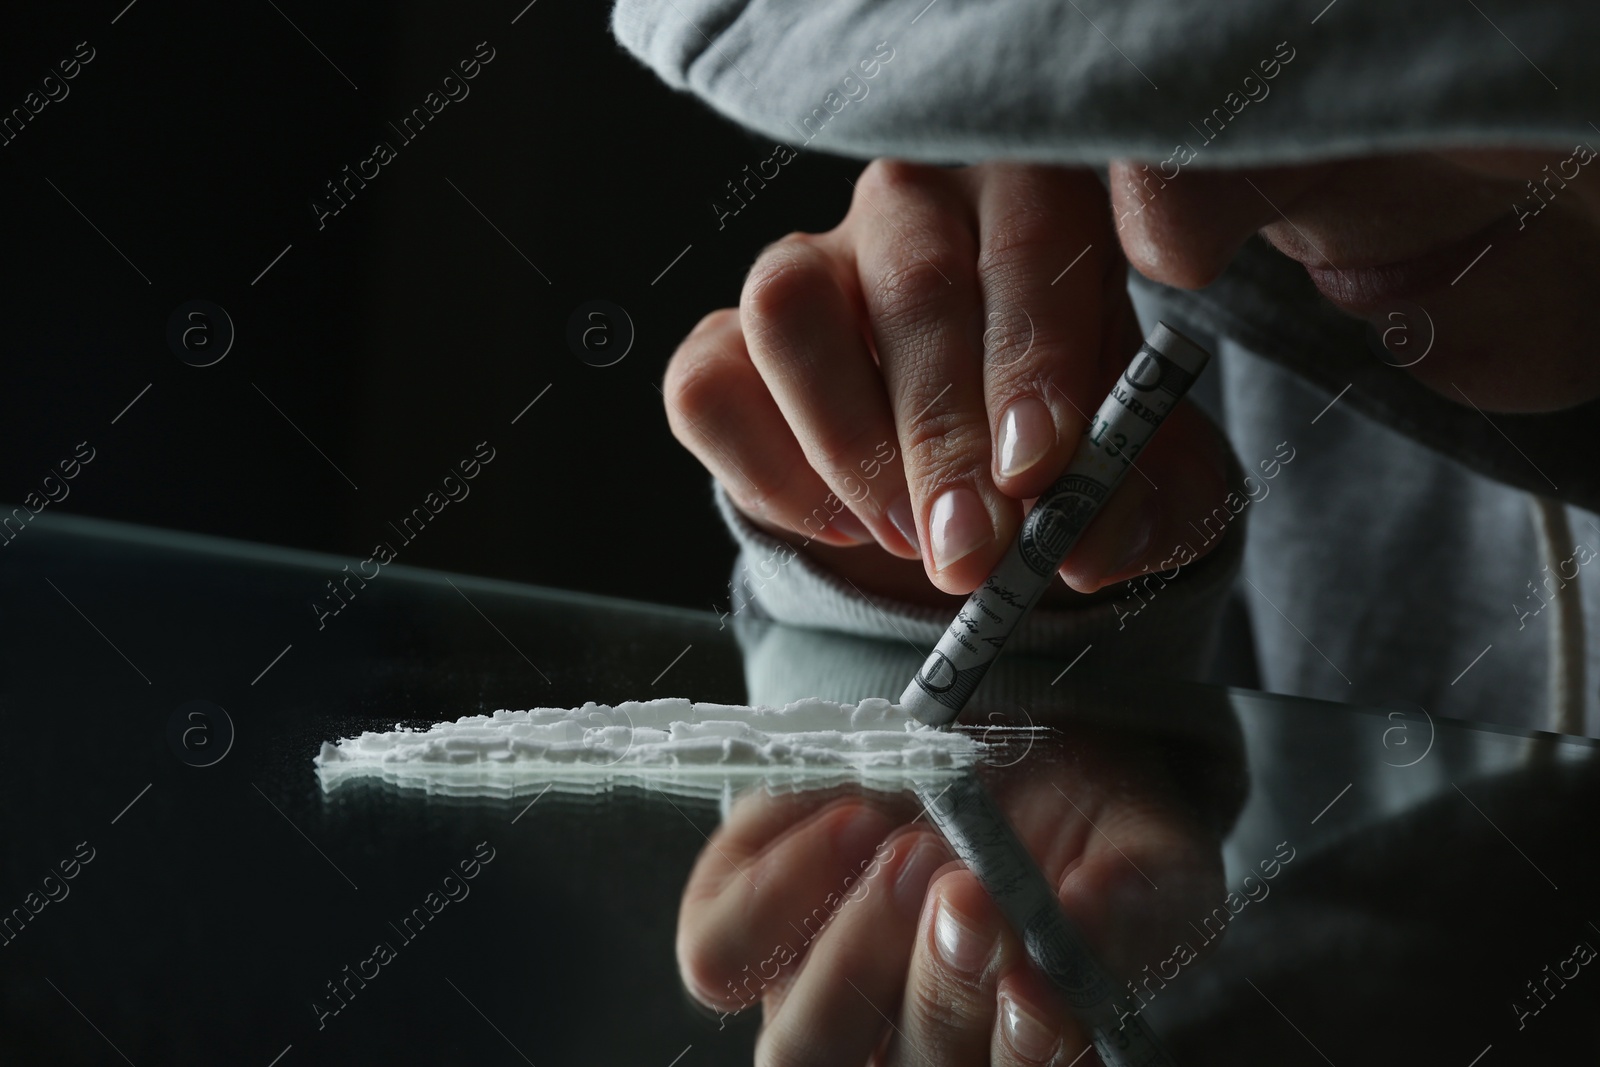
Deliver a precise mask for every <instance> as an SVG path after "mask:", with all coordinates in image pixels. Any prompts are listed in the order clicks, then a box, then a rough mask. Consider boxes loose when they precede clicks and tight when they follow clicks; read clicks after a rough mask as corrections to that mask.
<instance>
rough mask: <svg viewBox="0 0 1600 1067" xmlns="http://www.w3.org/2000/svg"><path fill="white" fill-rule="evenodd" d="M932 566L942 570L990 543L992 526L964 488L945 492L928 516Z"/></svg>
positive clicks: (975, 498) (977, 501)
mask: <svg viewBox="0 0 1600 1067" xmlns="http://www.w3.org/2000/svg"><path fill="white" fill-rule="evenodd" d="M928 532H929V534H930V536H932V538H933V566H934V568H935V569H937V570H941V571H942V570H945V569H947V568H948V567H950V565H951V564H954V563H957V562H959V561H961V560H963V559H965V558H967V557H968V556H970V555H972V553H974V552H976V551H977V550H978V549H980V548H982V547H983V546H984V545H987V544H988V543H989V542H991V541H993V540H994V526H993V524H992V523H991V522H990V521H989V513H988V512H987V511H985V510H984V507H983V501H982V500H981V499H979V497H978V494H977V493H975V492H973V491H972V490H971V489H968V488H966V487H965V486H956V487H955V488H954V489H946V490H945V491H944V493H943V494H942V495H941V496H940V497H939V499H937V500H935V501H934V502H933V512H932V514H931V515H930V516H929V517H928Z"/></svg>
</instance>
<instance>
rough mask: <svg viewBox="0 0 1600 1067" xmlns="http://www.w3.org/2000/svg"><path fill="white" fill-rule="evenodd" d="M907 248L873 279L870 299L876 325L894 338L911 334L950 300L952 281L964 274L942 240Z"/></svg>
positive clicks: (898, 253) (949, 247)
mask: <svg viewBox="0 0 1600 1067" xmlns="http://www.w3.org/2000/svg"><path fill="white" fill-rule="evenodd" d="M927 243H928V244H930V245H931V247H927V248H917V247H907V248H904V249H902V250H900V251H899V252H897V254H896V255H895V260H894V262H893V263H892V264H891V265H889V266H887V267H885V268H884V269H883V270H882V271H881V272H880V273H879V274H878V276H877V278H876V279H874V281H873V283H872V286H871V291H870V299H871V304H872V306H873V308H874V309H875V311H876V318H877V319H878V325H880V326H881V327H884V328H886V329H888V330H889V331H892V332H893V333H895V334H897V335H903V334H907V333H910V332H911V331H912V330H914V329H916V328H918V327H919V326H921V325H922V324H923V323H925V322H926V321H927V320H928V318H929V316H930V314H931V313H932V312H934V311H936V310H938V308H939V306H940V305H941V304H942V303H945V302H947V301H948V300H949V299H950V292H951V287H952V284H953V282H952V279H954V278H955V277H956V276H957V275H958V274H960V273H963V271H962V268H961V267H960V266H959V265H958V263H959V260H958V257H957V255H956V254H955V250H954V249H953V248H952V247H951V246H950V245H949V244H948V243H945V242H943V241H933V242H927Z"/></svg>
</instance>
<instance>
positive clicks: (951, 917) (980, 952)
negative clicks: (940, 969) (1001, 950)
mask: <svg viewBox="0 0 1600 1067" xmlns="http://www.w3.org/2000/svg"><path fill="white" fill-rule="evenodd" d="M933 943H934V944H935V945H936V946H937V947H938V949H939V955H940V956H941V957H943V959H944V962H945V964H946V966H948V967H949V968H950V969H951V970H953V971H955V972H957V973H958V974H976V973H978V972H979V971H981V970H983V965H984V963H985V962H986V961H987V960H988V959H989V949H990V947H991V946H992V945H993V943H994V939H993V938H991V937H986V936H984V934H983V933H982V932H981V931H979V930H975V929H973V928H972V927H971V926H969V925H967V922H966V920H965V919H964V918H962V917H961V916H960V915H958V914H957V913H956V910H955V908H953V907H951V905H950V902H949V901H948V900H946V899H945V898H944V897H940V898H939V910H938V914H937V915H936V916H935V918H934V921H933Z"/></svg>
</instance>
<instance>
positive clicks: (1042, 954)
mask: <svg viewBox="0 0 1600 1067" xmlns="http://www.w3.org/2000/svg"><path fill="white" fill-rule="evenodd" d="M916 792H917V796H918V798H919V799H921V800H922V802H923V804H924V806H925V808H926V810H927V812H928V816H929V818H931V819H932V820H933V823H934V825H936V826H937V827H938V828H939V832H940V833H942V834H943V835H944V838H945V840H946V841H948V842H950V847H951V848H953V849H955V851H956V855H958V856H960V857H961V859H962V861H963V862H965V863H966V865H967V867H968V868H969V869H970V870H971V871H972V873H973V874H974V875H975V876H976V877H977V879H978V883H979V884H980V885H982V886H983V888H984V890H985V891H987V892H988V894H989V896H990V898H991V899H992V900H993V901H994V902H995V906H996V907H998V908H999V909H1000V913H1001V914H1002V915H1004V916H1005V917H1006V921H1007V922H1009V923H1010V924H1011V928H1012V929H1013V930H1015V931H1016V933H1017V936H1018V937H1019V938H1020V939H1021V940H1022V944H1023V948H1024V951H1026V952H1027V954H1028V959H1030V960H1031V961H1032V962H1033V965H1034V966H1035V967H1037V968H1039V970H1040V972H1042V973H1043V974H1044V976H1045V977H1046V978H1048V979H1049V980H1050V984H1051V985H1053V986H1054V987H1055V989H1056V991H1057V992H1058V993H1060V994H1061V996H1062V997H1063V998H1064V999H1065V1000H1066V1002H1067V1004H1068V1005H1069V1006H1070V1008H1071V1010H1072V1014H1073V1016H1074V1017H1075V1018H1077V1020H1078V1021H1079V1022H1080V1023H1082V1024H1083V1026H1084V1028H1085V1029H1087V1030H1088V1032H1089V1038H1090V1040H1091V1041H1092V1042H1093V1043H1094V1047H1095V1050H1096V1051H1097V1052H1099V1053H1100V1062H1101V1063H1103V1064H1105V1065H1106V1067H1172V1064H1173V1061H1172V1058H1171V1057H1170V1056H1169V1055H1168V1054H1167V1052H1166V1050H1165V1049H1163V1048H1162V1047H1161V1042H1160V1041H1159V1040H1158V1039H1157V1037H1156V1035H1155V1034H1154V1033H1153V1032H1152V1031H1151V1030H1150V1028H1149V1027H1148V1026H1146V1025H1145V1024H1144V1023H1143V1022H1141V1021H1140V1020H1139V1019H1138V1017H1137V1016H1135V1015H1134V1014H1132V1013H1131V1012H1129V1011H1127V1009H1125V1008H1124V1009H1120V1010H1119V1009H1118V1007H1117V1004H1116V1001H1115V1000H1114V999H1113V993H1114V989H1113V986H1112V984H1111V977H1110V976H1109V975H1108V974H1106V972H1105V970H1104V969H1103V968H1102V967H1101V965H1100V963H1099V961H1098V960H1096V959H1095V957H1094V954H1093V953H1091V952H1090V951H1089V946H1088V945H1087V944H1085V943H1084V940H1083V935H1082V933H1081V932H1079V930H1078V928H1077V927H1076V926H1075V925H1074V924H1073V922H1072V920H1071V919H1069V918H1067V915H1066V913H1065V912H1064V911H1062V910H1061V902H1060V900H1058V899H1057V897H1056V894H1055V890H1054V889H1052V888H1051V887H1050V883H1049V882H1048V881H1046V880H1045V876H1044V874H1043V872H1041V871H1040V870H1039V867H1038V864H1036V863H1034V861H1033V857H1032V856H1030V855H1028V850H1027V849H1026V848H1024V847H1023V845H1022V842H1021V841H1020V840H1018V839H1017V835H1016V831H1014V830H1012V828H1011V824H1010V823H1008V822H1007V821H1006V817H1005V815H1004V814H1003V813H1002V812H1001V811H1000V808H999V805H997V804H996V803H995V802H994V798H993V797H991V796H990V795H989V792H988V790H986V789H984V787H983V785H982V783H980V782H979V781H978V779H977V778H976V777H975V776H974V775H972V774H967V775H964V776H962V777H961V778H958V779H956V780H955V781H954V782H950V783H948V784H943V785H940V784H938V783H931V782H930V783H923V784H920V785H918V786H917V787H916ZM1074 1062H1076V1061H1074Z"/></svg>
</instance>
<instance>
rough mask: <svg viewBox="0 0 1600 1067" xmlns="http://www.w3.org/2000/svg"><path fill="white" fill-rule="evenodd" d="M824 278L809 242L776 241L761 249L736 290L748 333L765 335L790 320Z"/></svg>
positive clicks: (819, 261) (819, 258)
mask: <svg viewBox="0 0 1600 1067" xmlns="http://www.w3.org/2000/svg"><path fill="white" fill-rule="evenodd" d="M802 236H804V235H802ZM787 240H788V239H787V238H786V239H785V241H787ZM826 279H827V274H826V270H825V268H824V265H823V263H822V259H821V253H820V252H819V251H818V250H817V249H815V248H813V247H812V246H810V245H809V244H806V243H802V242H799V241H796V242H790V243H787V244H785V243H783V242H779V244H778V245H777V246H773V247H770V248H769V249H768V250H767V251H765V252H763V253H762V254H761V256H760V258H759V259H757V260H756V263H755V265H754V266H752V267H751V268H750V273H749V274H748V275H746V277H745V282H744V288H743V290H742V291H741V292H740V294H739V310H740V313H741V315H743V316H744V319H743V321H744V322H745V324H746V327H747V329H748V330H749V333H750V335H751V337H752V338H767V337H769V335H770V334H771V333H772V332H773V331H774V330H776V329H778V328H780V327H781V326H782V325H783V324H784V323H786V322H790V321H793V318H794V316H795V315H796V314H797V313H798V312H800V311H801V310H802V309H803V308H805V307H806V306H807V305H808V303H810V302H812V301H813V300H814V299H815V296H816V293H817V291H818V285H819V284H821V283H823V282H825V281H826Z"/></svg>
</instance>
